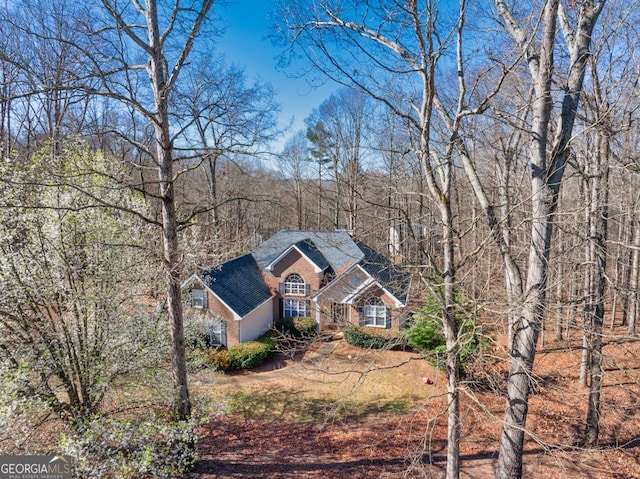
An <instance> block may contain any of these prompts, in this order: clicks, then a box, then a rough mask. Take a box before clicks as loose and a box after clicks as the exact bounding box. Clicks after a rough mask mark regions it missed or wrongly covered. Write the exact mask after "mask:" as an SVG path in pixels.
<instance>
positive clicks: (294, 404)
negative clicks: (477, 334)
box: [187, 335, 640, 479]
mask: <svg viewBox="0 0 640 479" xmlns="http://www.w3.org/2000/svg"><path fill="white" fill-rule="evenodd" d="M606 341H607V345H606V346H605V349H604V353H605V356H606V359H605V370H606V372H605V387H604V390H603V397H602V402H603V405H602V410H601V424H602V428H601V435H600V447H599V448H598V449H596V450H588V451H585V450H583V449H580V448H578V447H576V444H577V443H578V439H579V436H580V433H581V431H582V429H583V423H584V418H585V415H586V404H587V390H586V389H585V388H582V387H580V386H579V384H578V383H579V381H578V366H579V361H580V352H579V350H578V348H577V346H578V345H579V340H578V338H576V340H575V341H573V342H572V343H571V344H567V343H566V342H562V343H557V344H555V343H552V344H547V345H546V347H543V348H541V350H540V352H539V354H538V356H537V360H536V368H535V373H536V382H535V390H534V394H533V395H532V396H531V399H530V406H529V408H530V409H529V411H530V412H529V418H528V423H527V426H528V429H529V435H528V438H527V442H526V450H525V458H524V462H525V469H524V475H523V477H525V478H544V479H547V478H549V479H551V478H572V479H573V478H576V479H578V478H585V479H587V478H589V479H614V478H619V479H622V478H625V479H633V478H640V342H638V341H628V340H624V339H623V338H622V337H618V336H615V335H612V336H611V337H608V338H607V340H606ZM505 376H506V363H505V362H504V361H501V360H500V357H499V354H497V353H496V355H495V356H494V358H493V359H487V360H486V361H485V362H484V363H483V364H482V366H481V367H479V368H478V370H477V371H476V372H475V374H474V377H473V380H472V381H469V382H468V383H466V384H465V386H464V388H463V389H462V392H461V410H460V412H461V418H462V441H461V458H462V475H461V477H463V478H468V479H483V478H491V477H493V474H494V467H495V460H496V457H497V450H498V440H499V434H500V422H501V419H502V414H503V411H504V396H503V395H502V391H501V389H502V388H503V386H504V377H505ZM425 377H426V378H428V379H429V382H433V384H424V383H423V378H425ZM193 384H194V386H195V388H194V390H195V394H196V396H197V397H199V398H200V400H201V401H203V400H204V401H210V403H209V404H211V405H212V407H214V408H215V409H214V410H215V411H216V416H215V418H214V419H212V420H211V421H210V422H209V423H208V424H206V425H205V426H204V427H203V428H202V439H201V442H200V446H199V447H200V450H199V455H200V461H199V463H198V464H197V467H196V470H195V471H194V472H193V473H191V474H190V475H188V476H187V477H188V478H189V479H213V478H245V479H249V478H269V479H276V478H309V479H311V478H336V479H340V478H389V479H391V478H441V477H444V467H445V461H446V441H445V440H446V414H445V406H446V401H445V399H446V398H445V390H446V378H445V376H444V374H443V373H442V372H441V371H438V370H437V369H435V368H433V367H432V366H430V365H429V364H427V363H426V362H425V361H424V360H422V359H421V358H419V357H418V356H417V355H415V354H413V353H408V352H402V351H386V352H374V351H366V350H362V349H358V348H355V347H352V346H350V345H348V344H346V343H345V342H344V341H332V342H327V343H321V344H318V345H316V347H315V348H313V349H312V350H311V351H309V352H307V353H306V354H305V355H304V357H302V358H299V359H298V360H292V359H286V358H284V357H278V358H276V359H275V360H274V361H272V362H270V363H269V364H267V365H265V366H263V367H262V368H260V370H258V371H253V372H248V373H243V374H238V375H217V374H214V373H211V372H206V373H200V374H198V375H196V376H195V377H194V378H193Z"/></svg>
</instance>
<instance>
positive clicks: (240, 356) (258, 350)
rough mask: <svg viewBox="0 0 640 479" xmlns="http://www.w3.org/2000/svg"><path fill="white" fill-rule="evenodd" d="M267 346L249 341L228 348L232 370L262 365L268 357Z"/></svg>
mask: <svg viewBox="0 0 640 479" xmlns="http://www.w3.org/2000/svg"><path fill="white" fill-rule="evenodd" d="M270 350H271V348H269V346H268V345H266V344H264V343H260V342H258V341H249V342H247V343H242V344H239V345H237V346H234V347H232V348H229V358H230V359H231V368H232V369H249V368H253V367H256V366H259V365H260V364H262V363H263V362H264V361H265V359H267V356H269V351H270Z"/></svg>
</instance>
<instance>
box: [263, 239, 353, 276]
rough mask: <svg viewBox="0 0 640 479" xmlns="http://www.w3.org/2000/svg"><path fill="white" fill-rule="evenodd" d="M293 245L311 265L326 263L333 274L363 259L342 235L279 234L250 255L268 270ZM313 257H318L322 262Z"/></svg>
mask: <svg viewBox="0 0 640 479" xmlns="http://www.w3.org/2000/svg"><path fill="white" fill-rule="evenodd" d="M304 243H306V244H304ZM296 244H298V245H300V248H304V251H306V252H305V255H306V254H307V253H309V255H312V256H313V258H312V257H311V256H308V257H309V258H310V259H311V260H312V261H313V262H314V263H315V262H316V261H326V263H327V264H328V265H329V266H330V267H331V269H333V271H339V270H341V269H343V268H344V267H345V266H348V265H351V264H353V263H354V262H357V261H360V260H361V259H363V258H364V254H363V252H362V250H361V249H360V248H358V245H357V244H356V243H355V241H354V240H353V238H351V236H349V234H347V233H346V232H345V231H292V230H282V231H279V232H278V233H276V234H275V235H273V236H272V237H271V238H269V239H268V240H266V241H265V242H264V243H262V244H261V245H260V246H258V247H257V248H256V249H255V250H253V253H252V254H253V257H254V258H255V260H256V262H257V263H258V264H259V265H260V266H262V267H263V268H264V269H268V266H269V265H270V264H271V263H273V262H274V261H275V260H276V259H277V258H278V257H279V256H280V255H282V253H284V252H285V251H287V250H288V249H289V248H290V247H291V246H292V245H296ZM314 249H315V251H313V250H314ZM317 255H321V256H322V258H324V260H322V259H320V257H319V256H317ZM316 264H318V263H316ZM318 266H320V265H319V264H318Z"/></svg>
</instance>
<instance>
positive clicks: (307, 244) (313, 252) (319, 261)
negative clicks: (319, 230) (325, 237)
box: [295, 240, 331, 271]
mask: <svg viewBox="0 0 640 479" xmlns="http://www.w3.org/2000/svg"><path fill="white" fill-rule="evenodd" d="M295 246H296V248H298V249H299V250H300V251H301V252H302V253H303V254H304V255H305V256H306V257H307V258H309V259H310V260H311V261H313V263H314V264H315V265H316V266H317V267H318V268H320V269H321V270H322V271H325V270H327V269H329V268H331V265H330V264H329V262H328V261H327V258H325V257H324V255H323V254H322V253H321V252H320V250H319V249H318V248H317V247H316V245H315V244H314V243H313V242H312V241H311V240H304V241H298V242H297V243H296V245H295Z"/></svg>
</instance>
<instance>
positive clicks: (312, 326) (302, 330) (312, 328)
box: [276, 316, 318, 338]
mask: <svg viewBox="0 0 640 479" xmlns="http://www.w3.org/2000/svg"><path fill="white" fill-rule="evenodd" d="M317 326H318V323H317V322H316V320H315V319H313V318H308V317H303V316H297V317H293V318H291V317H287V318H281V319H278V320H276V329H277V330H278V331H280V332H281V333H284V334H288V335H290V336H293V337H294V338H304V337H309V336H313V335H315V334H316V333H317V331H318V329H317Z"/></svg>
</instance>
